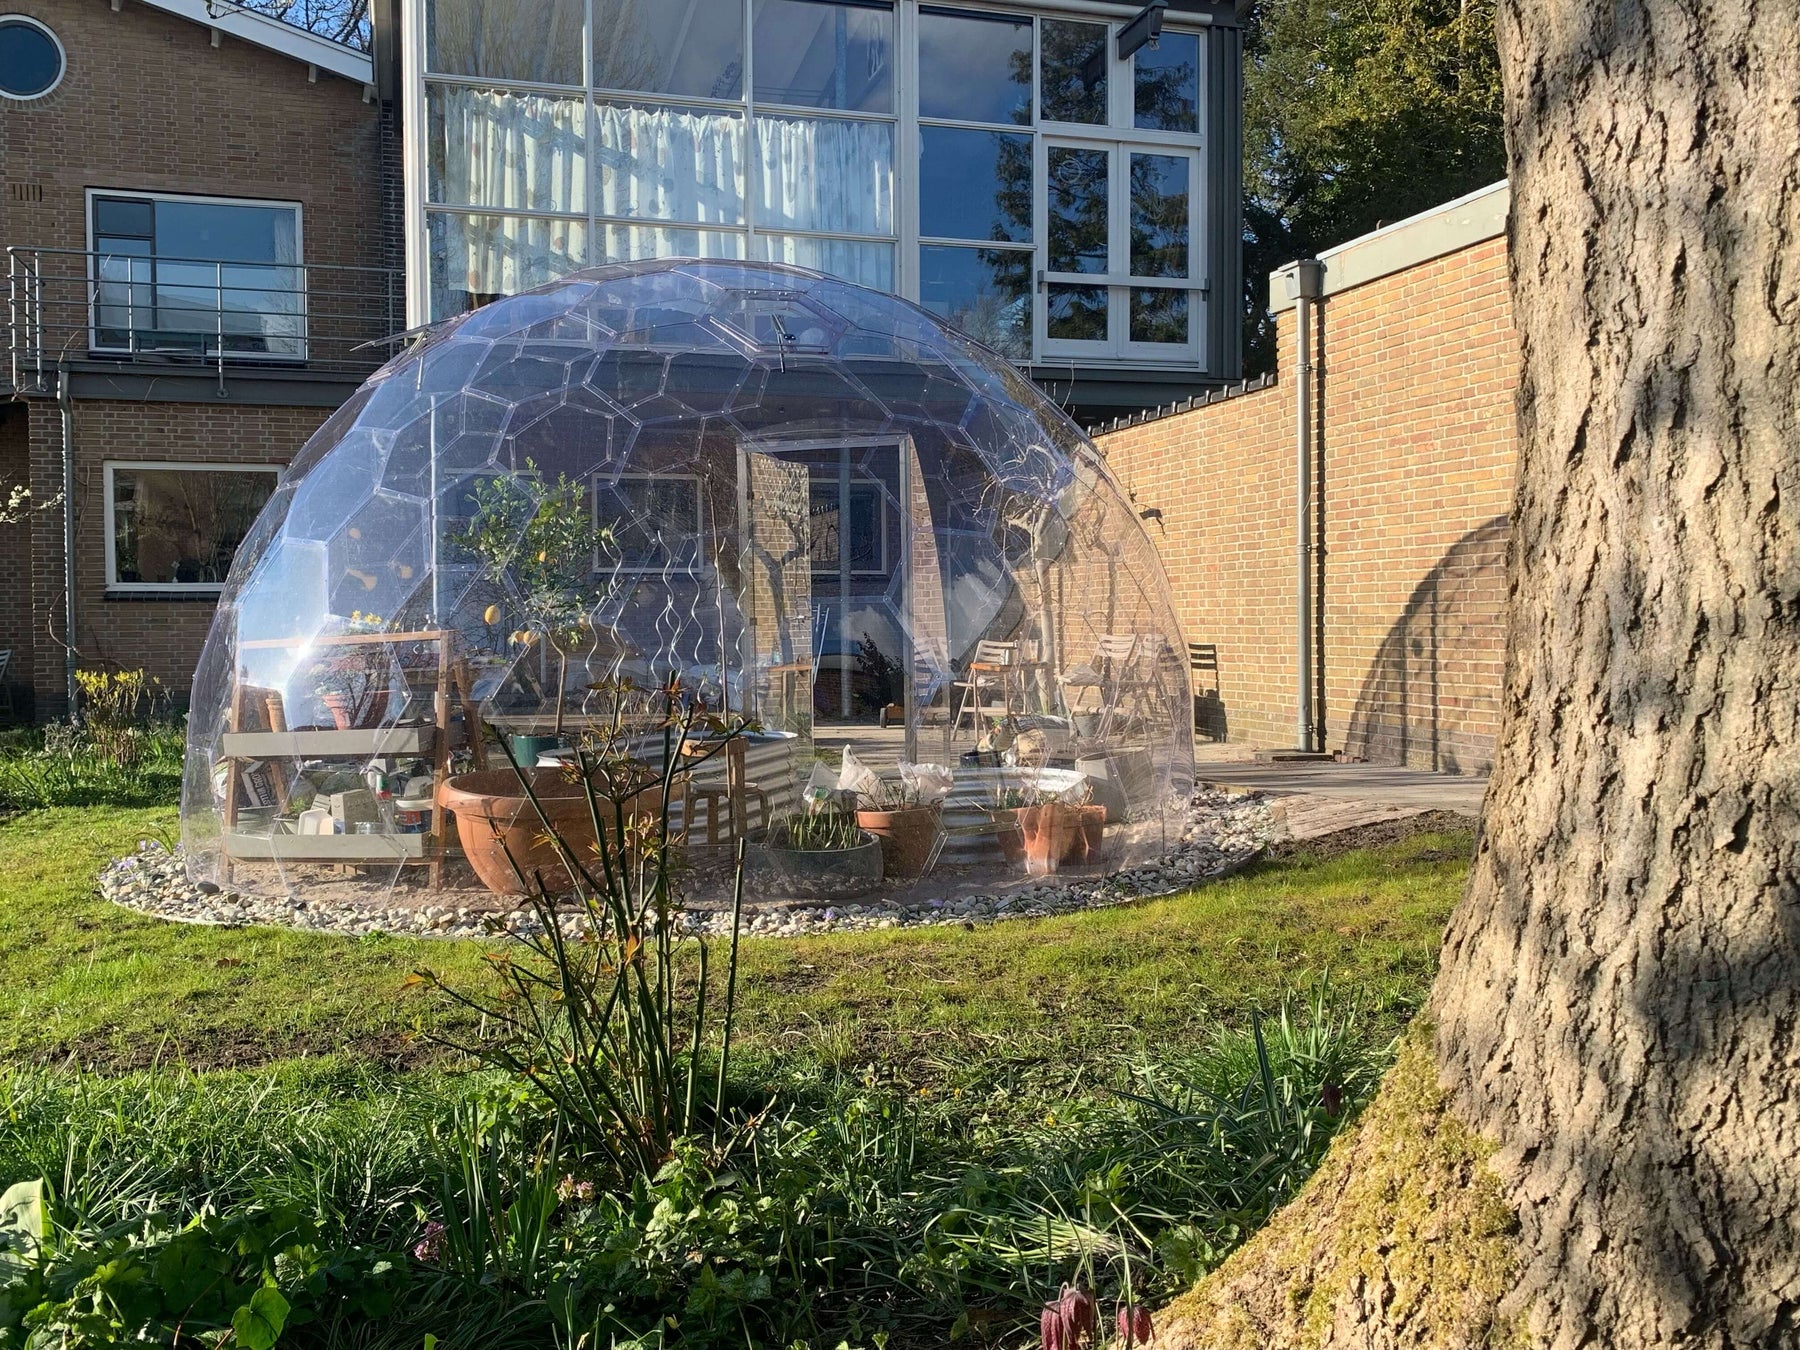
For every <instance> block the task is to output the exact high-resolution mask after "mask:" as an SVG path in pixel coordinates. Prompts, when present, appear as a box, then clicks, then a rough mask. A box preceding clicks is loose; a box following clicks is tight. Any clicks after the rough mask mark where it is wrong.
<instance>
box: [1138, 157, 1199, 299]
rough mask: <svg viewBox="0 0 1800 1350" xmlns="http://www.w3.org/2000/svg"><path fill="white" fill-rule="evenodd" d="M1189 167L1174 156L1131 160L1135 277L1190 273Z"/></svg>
mask: <svg viewBox="0 0 1800 1350" xmlns="http://www.w3.org/2000/svg"><path fill="white" fill-rule="evenodd" d="M1188 164H1189V161H1188V160H1187V159H1185V158H1182V157H1179V156H1175V155H1133V156H1132V157H1131V274H1132V276H1134V277H1185V276H1187V275H1188V237H1189V230H1190V220H1189V212H1188Z"/></svg>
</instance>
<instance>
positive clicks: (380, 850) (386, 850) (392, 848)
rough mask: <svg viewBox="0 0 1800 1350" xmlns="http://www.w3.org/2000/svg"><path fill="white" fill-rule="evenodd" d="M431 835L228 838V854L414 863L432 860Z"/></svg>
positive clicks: (294, 859) (293, 859) (245, 858)
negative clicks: (430, 851)
mask: <svg viewBox="0 0 1800 1350" xmlns="http://www.w3.org/2000/svg"><path fill="white" fill-rule="evenodd" d="M433 842H434V841H433V839H432V837H431V836H430V835H428V834H228V835H226V836H225V853H226V856H227V857H230V858H232V859H235V860H237V861H244V862H253V861H256V860H258V859H264V860H269V861H279V862H341V863H354V862H396V863H397V862H410V861H412V860H414V859H420V858H425V857H427V856H428V850H429V849H430V847H431V845H432V843H433Z"/></svg>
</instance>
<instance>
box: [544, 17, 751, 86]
mask: <svg viewBox="0 0 1800 1350" xmlns="http://www.w3.org/2000/svg"><path fill="white" fill-rule="evenodd" d="M526 8H529V6H526ZM594 87H595V88H597V89H637V90H641V91H643V92H644V93H646V94H682V95H686V96H688V97H690V98H742V97H743V96H744V6H743V3H742V0H673V3H671V2H670V0H594Z"/></svg>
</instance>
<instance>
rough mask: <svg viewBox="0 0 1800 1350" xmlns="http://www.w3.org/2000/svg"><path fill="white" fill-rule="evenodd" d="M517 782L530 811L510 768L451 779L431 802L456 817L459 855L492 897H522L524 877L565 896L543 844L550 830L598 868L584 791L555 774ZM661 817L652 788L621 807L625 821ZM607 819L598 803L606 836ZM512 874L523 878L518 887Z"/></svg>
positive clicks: (555, 861) (562, 879) (561, 872)
mask: <svg viewBox="0 0 1800 1350" xmlns="http://www.w3.org/2000/svg"><path fill="white" fill-rule="evenodd" d="M525 778H526V780H527V781H528V782H529V783H530V784H531V790H532V792H534V793H535V794H536V795H537V799H538V805H536V806H534V805H533V804H532V801H531V798H530V797H528V796H526V795H525V788H524V786H523V785H522V784H521V783H520V781H519V775H518V773H516V772H515V771H514V770H512V769H483V770H479V771H478V772H475V773H464V774H458V775H457V776H456V777H454V778H452V779H449V780H448V781H447V782H445V784H444V785H443V787H441V788H440V789H438V801H439V802H440V803H441V804H442V805H443V806H444V807H445V809H447V810H449V811H453V812H455V814H456V836H457V838H458V839H459V840H461V842H462V850H463V856H464V857H465V858H467V859H468V860H469V866H470V867H472V868H474V869H475V875H476V876H477V877H479V878H480V879H481V884H482V885H483V886H486V887H487V888H488V889H489V890H490V891H492V892H493V893H494V894H495V895H523V894H526V893H527V892H529V891H530V890H531V889H532V881H531V878H533V877H534V876H535V875H539V874H541V875H542V877H543V881H544V885H545V886H546V887H547V888H548V889H550V890H551V891H565V890H568V889H569V888H570V887H571V886H572V885H573V884H574V883H573V881H572V880H571V879H570V877H569V871H568V868H567V867H565V866H564V865H563V862H562V859H561V856H560V855H559V854H558V853H557V850H556V846H555V844H554V843H553V842H552V841H551V840H550V838H549V837H548V836H549V833H550V830H552V829H554V830H555V831H556V833H557V835H559V836H560V837H561V838H562V841H563V843H564V845H565V846H567V848H568V849H569V851H570V852H571V853H573V854H574V855H575V857H576V858H577V859H578V860H580V861H581V862H582V863H583V864H584V865H586V864H588V863H589V861H590V860H592V861H595V862H597V861H598V855H597V853H596V852H595V848H596V844H595V839H594V819H593V815H592V813H591V811H590V810H589V807H588V798H587V790H586V789H585V788H584V787H583V786H582V785H581V783H580V782H579V781H578V780H577V779H576V778H575V777H574V775H573V774H571V773H569V772H567V771H566V770H563V769H526V770H525ZM539 806H541V807H542V810H541V811H540V810H539V809H538V808H539ZM661 810H662V789H661V788H660V787H650V788H646V789H644V791H642V792H640V793H638V794H637V795H636V796H634V797H631V798H629V799H628V800H627V801H626V803H625V811H626V815H627V816H628V817H634V816H635V817H651V818H654V817H655V816H657V815H658V814H659V813H660V812H661ZM546 817H547V818H548V819H546ZM611 819H612V811H611V809H610V804H609V803H607V802H605V801H602V802H601V810H600V820H601V823H602V824H603V825H606V826H607V827H608V829H609V830H610V828H611ZM509 855H510V861H509ZM514 864H517V870H515V869H514ZM590 870H592V869H590ZM520 873H523V874H524V876H525V877H526V881H525V882H524V883H521V882H520V880H519V875H520Z"/></svg>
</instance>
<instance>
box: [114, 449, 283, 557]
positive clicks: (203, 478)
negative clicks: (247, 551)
mask: <svg viewBox="0 0 1800 1350" xmlns="http://www.w3.org/2000/svg"><path fill="white" fill-rule="evenodd" d="M274 485H275V479H274V475H272V474H234V473H212V472H201V473H195V472H187V473H180V472H177V473H163V474H153V475H146V476H145V477H144V478H142V479H140V480H139V481H138V482H137V483H136V484H135V486H134V489H133V491H132V492H131V495H130V499H129V500H130V501H131V503H132V504H133V506H134V507H135V510H134V511H132V512H130V513H121V515H122V516H123V517H124V519H122V520H121V521H120V526H121V528H120V530H119V538H118V540H117V552H118V566H119V579H120V580H121V581H128V580H129V581H137V580H143V581H181V582H212V581H224V580H225V574H226V573H227V572H228V571H230V569H231V559H232V555H233V554H234V553H235V552H236V551H237V546H238V545H239V543H241V542H242V541H243V538H244V536H245V535H246V534H248V533H249V532H250V526H251V524H252V523H253V522H254V521H255V520H256V513H257V512H258V511H260V510H262V508H263V503H264V502H266V501H268V499H269V494H270V492H271V491H272V489H273V488H274ZM120 495H121V497H123V496H124V494H123V493H121V494H120ZM133 571H136V572H137V573H139V575H129V573H131V572H133Z"/></svg>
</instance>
